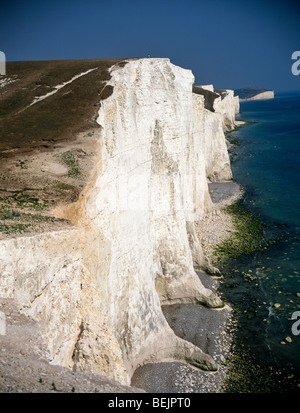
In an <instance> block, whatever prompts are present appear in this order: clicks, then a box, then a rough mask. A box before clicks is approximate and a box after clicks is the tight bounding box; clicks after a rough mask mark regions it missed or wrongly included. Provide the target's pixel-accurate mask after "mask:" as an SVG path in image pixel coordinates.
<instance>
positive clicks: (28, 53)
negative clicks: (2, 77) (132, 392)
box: [0, 0, 300, 92]
mask: <svg viewBox="0 0 300 413" xmlns="http://www.w3.org/2000/svg"><path fill="white" fill-rule="evenodd" d="M0 18H1V24H0V50H1V51H3V52H4V53H5V55H6V60H7V61H22V60H56V59H84V58H119V57H122V58H129V57H147V56H149V55H150V56H151V57H167V58H169V59H170V61H171V63H173V64H175V65H178V66H181V67H183V68H186V69H190V70H192V72H193V74H194V76H195V84H211V83H212V84H214V86H215V88H217V89H218V88H223V89H237V88H242V87H247V86H256V87H261V88H266V89H274V90H275V92H281V91H289V90H300V75H299V76H295V75H293V74H292V71H291V67H292V64H293V63H294V61H293V60H292V58H291V56H292V53H293V52H294V51H298V50H300V1H299V0H298V1H295V0H251V1H250V0H206V1H204V0H159V1H158V0H148V1H145V0H114V1H111V0H105V1H103V0H98V1H96V0H80V1H78V0H72V1H63V0H60V1H57V0H52V1H48V0H42V1H40V0H39V1H35V0H24V1H14V0H11V1H8V2H2V4H1V8H0ZM7 74H8V75H9V73H7Z"/></svg>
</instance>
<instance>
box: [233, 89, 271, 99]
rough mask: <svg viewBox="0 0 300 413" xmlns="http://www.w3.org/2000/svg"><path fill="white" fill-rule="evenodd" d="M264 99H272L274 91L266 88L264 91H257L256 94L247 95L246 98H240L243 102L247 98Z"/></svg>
mask: <svg viewBox="0 0 300 413" xmlns="http://www.w3.org/2000/svg"><path fill="white" fill-rule="evenodd" d="M265 99H274V91H273V90H268V91H266V92H262V93H258V94H257V95H255V96H252V97H249V98H247V99H240V102H244V101H247V100H265Z"/></svg>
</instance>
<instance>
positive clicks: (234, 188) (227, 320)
mask: <svg viewBox="0 0 300 413" xmlns="http://www.w3.org/2000/svg"><path fill="white" fill-rule="evenodd" d="M209 189H210V193H211V197H212V200H213V206H214V207H213V209H212V211H210V212H209V213H207V214H206V215H205V216H204V217H203V219H202V220H201V221H199V222H198V223H196V224H197V225H196V231H197V235H198V236H199V240H200V242H201V245H202V247H203V252H204V254H205V255H206V256H207V257H208V258H210V257H211V254H212V251H213V249H214V247H215V246H216V245H217V244H219V243H220V242H222V241H224V240H225V239H226V238H228V237H230V235H231V233H232V231H234V226H233V221H232V219H231V217H230V215H229V214H228V213H226V212H224V211H222V208H223V207H224V206H225V205H229V204H232V203H234V202H235V201H237V200H238V199H240V198H241V197H242V195H243V189H242V187H241V185H240V184H238V183H236V182H233V181H228V182H220V183H211V184H209ZM196 273H197V275H198V276H199V278H200V280H201V282H202V283H203V285H204V286H205V287H206V288H210V289H211V290H212V291H214V292H215V293H217V294H218V289H219V286H220V276H218V275H209V274H207V273H204V272H202V271H198V270H196ZM162 310H163V313H164V315H165V318H166V320H167V322H168V323H169V325H170V327H171V328H172V329H173V331H174V332H175V334H176V335H177V336H179V337H181V338H184V339H186V340H188V341H190V342H192V343H193V344H195V345H196V346H198V347H199V348H201V350H203V351H204V352H207V353H208V354H210V355H211V356H212V357H213V358H214V360H215V361H216V362H217V363H218V366H219V367H218V370H217V371H216V372H206V371H203V370H200V369H197V368H195V367H193V366H191V365H189V364H186V363H183V362H181V361H171V362H170V361H166V362H160V363H155V364H145V365H143V366H141V367H139V368H138V369H137V370H136V371H135V373H134V375H133V377H132V381H131V385H132V386H134V387H137V388H141V389H143V390H144V391H146V392H149V393H222V392H223V391H224V389H223V385H224V383H225V381H226V379H228V374H227V367H226V363H225V362H226V360H227V359H228V358H229V357H231V356H232V353H231V346H232V343H233V340H234V336H235V329H236V324H235V320H234V311H233V308H232V307H231V306H229V305H228V304H225V306H224V307H223V308H221V309H212V308H207V307H205V306H202V305H196V304H174V305H169V306H162Z"/></svg>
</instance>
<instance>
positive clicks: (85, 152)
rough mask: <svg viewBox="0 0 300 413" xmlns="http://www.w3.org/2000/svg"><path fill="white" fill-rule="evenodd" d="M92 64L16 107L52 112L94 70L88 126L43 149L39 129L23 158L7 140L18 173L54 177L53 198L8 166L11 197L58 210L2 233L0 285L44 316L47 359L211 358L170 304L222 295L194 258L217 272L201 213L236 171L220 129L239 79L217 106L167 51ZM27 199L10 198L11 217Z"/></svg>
mask: <svg viewBox="0 0 300 413" xmlns="http://www.w3.org/2000/svg"><path fill="white" fill-rule="evenodd" d="M97 64H99V62H98V63H97V62H90V63H89V65H88V66H89V67H87V68H85V70H80V72H78V71H77V74H76V72H75V73H72V74H71V73H70V74H69V81H68V82H66V80H65V81H64V82H61V83H59V85H53V86H52V88H51V90H50V93H49V92H47V93H44V94H42V93H41V94H40V95H39V96H38V97H35V98H34V100H32V99H31V100H28V104H27V106H26V107H23V108H16V110H15V115H16V116H17V117H16V119H18V116H23V117H24V116H25V117H26V121H27V122H29V121H30V114H32V113H33V112H31V111H32V110H35V107H37V106H38V105H40V106H39V110H40V113H43V109H44V116H45V118H44V123H43V125H44V124H45V121H47V105H50V107H52V108H53V105H58V104H61V102H63V101H64V99H70V96H71V97H72V94H74V92H75V89H74V88H75V87H78V85H80V83H77V82H83V81H85V82H88V84H89V86H91V79H92V78H93V82H92V89H93V90H94V89H95V88H97V89H98V93H97V96H98V105H97V106H96V107H97V113H95V112H94V109H93V111H92V112H90V119H93V121H91V122H90V124H89V125H88V127H89V128H88V129H87V128H85V130H84V131H82V130H79V131H76V133H75V131H73V132H72V131H70V130H69V129H68V133H69V134H70V135H71V136H72V139H70V140H68V141H66V140H63V139H60V140H55V138H54V141H53V142H52V143H51V144H50V145H49V146H50V148H49V147H48V148H45V149H46V152H45V153H44V152H43V151H41V150H40V147H39V145H38V142H37V141H36V140H33V142H32V145H33V146H34V148H35V151H34V152H30V151H29V150H28V151H27V152H26V162H25V160H22V159H21V160H20V159H19V160H18V161H17V163H16V159H17V157H18V158H19V157H20V153H21V152H20V147H18V146H17V145H16V146H17V147H12V148H11V147H10V148H8V149H5V148H3V147H2V156H7V159H8V160H9V162H10V163H8V164H7V166H6V169H5V171H6V175H5V177H8V176H9V174H10V173H11V172H12V170H15V169H16V168H17V169H18V172H21V174H20V175H18V176H20V177H22V179H25V178H24V176H25V177H27V178H28V179H30V177H31V179H32V180H33V177H35V179H36V177H37V176H40V177H42V176H43V179H44V180H45V181H44V182H45V183H47V185H48V186H47V185H46V184H45V185H44V186H43V189H41V191H43V192H42V193H43V194H44V195H45V197H46V195H47V196H48V198H45V200H47V201H48V202H47V203H45V204H43V205H41V204H42V202H41V201H40V200H39V198H35V197H34V196H33V195H34V194H36V193H37V188H34V187H33V188H32V187H24V185H25V183H24V185H23V186H22V185H21V184H19V185H20V188H18V189H16V188H13V189H12V182H13V180H12V179H10V180H9V178H7V179H6V178H5V177H4V175H2V181H3V185H4V188H3V190H4V191H5V194H6V195H7V194H10V195H7V198H9V197H11V199H12V202H14V204H13V205H14V206H18V205H19V204H18V199H19V200H21V201H23V202H24V203H25V204H26V202H27V204H26V205H27V206H28V205H29V207H31V208H33V207H34V206H38V207H39V206H40V207H42V206H44V207H45V211H46V212H47V214H46V212H44V213H43V214H41V215H40V216H42V217H47V218H49V217H51V218H52V221H51V220H46V222H47V224H48V225H49V227H46V228H47V230H46V231H45V227H44V230H43V228H40V227H39V230H38V231H37V232H36V233H35V231H31V232H29V233H26V232H24V233H23V234H16V233H11V232H9V230H8V232H6V233H5V234H4V235H3V237H2V240H0V271H1V276H0V297H1V298H2V299H11V300H14V302H15V303H16V306H17V308H18V311H20V312H21V313H22V314H24V315H25V316H27V317H30V318H32V319H33V320H34V321H35V322H37V323H38V325H39V329H40V332H41V334H42V336H43V339H44V341H45V345H46V347H47V349H48V357H49V361H50V362H51V363H52V364H55V365H60V366H64V367H67V368H70V369H72V370H73V371H74V372H93V373H98V374H102V375H104V376H109V377H110V378H112V379H115V380H118V381H119V382H121V383H124V384H130V380H131V377H132V375H133V373H134V371H135V369H136V368H137V367H138V366H141V365H143V364H145V363H147V362H157V361H161V360H164V361H168V360H181V361H184V362H186V363H190V364H192V365H193V366H196V367H198V368H200V369H204V370H209V371H216V370H217V369H218V365H217V363H216V362H215V361H214V359H213V358H212V356H211V355H210V354H207V353H206V352H204V351H203V350H202V349H200V348H199V347H197V346H195V345H194V344H192V343H191V342H189V341H186V340H184V339H182V338H179V337H178V336H177V335H176V334H175V333H174V331H173V330H172V329H171V328H170V326H169V324H168V323H167V321H166V318H165V316H164V314H163V312H162V305H163V306H166V305H170V304H176V303H194V304H199V305H204V306H207V307H209V308H222V307H223V305H224V304H223V303H222V301H221V300H220V298H219V297H218V296H217V295H216V294H215V292H213V291H212V290H210V289H209V288H206V287H205V286H204V285H203V284H202V282H201V280H200V278H199V277H198V275H197V274H196V272H195V267H196V266H197V267H198V268H201V270H203V271H207V272H210V273H216V272H218V270H217V269H216V268H214V267H213V266H212V265H211V263H210V262H209V260H208V259H207V258H206V257H205V255H204V253H203V250H202V247H201V243H200V240H199V239H198V237H197V234H196V229H195V223H199V222H200V225H201V220H202V219H203V217H204V215H205V214H206V213H207V212H208V211H212V210H213V208H214V205H213V203H212V200H211V197H210V193H209V188H208V184H209V183H210V182H222V181H224V180H229V179H231V178H232V174H231V169H230V160H229V155H228V152H227V147H226V139H225V135H224V131H226V130H228V129H229V128H231V127H232V125H234V114H235V113H236V111H237V105H236V99H234V96H233V91H228V90H224V91H219V92H218V93H217V94H218V101H217V102H216V104H215V105H214V108H213V109H214V111H212V110H211V108H210V109H207V108H206V107H205V106H206V103H207V102H206V98H205V96H204V95H201V94H199V93H193V83H194V76H193V74H192V72H191V71H190V70H186V69H182V68H180V67H178V66H175V65H173V64H172V63H171V62H170V61H169V59H162V58H157V59H155V58H153V59H152V58H147V59H132V60H131V59H128V60H124V61H122V62H111V65H110V66H109V65H108V66H109V67H108V68H106V69H105V71H102V72H101V71H99V66H97ZM99 73H100V75H101V76H100V75H99ZM104 74H105V76H104ZM97 76H98V80H97ZM99 76H100V77H99ZM105 77H106V79H105ZM79 79H80V80H79ZM84 79H85V80H84ZM87 79H89V81H88V80H87ZM97 81H98V82H99V83H97ZM76 85H77V86H76ZM9 86H11V84H7V86H6V87H7V88H9ZM54 86H55V87H54ZM58 86H60V87H58ZM23 87H26V86H23ZM78 90H79V92H78V93H83V92H82V91H83V89H82V86H81V88H80V86H79V89H78ZM6 93H7V95H6V96H10V95H9V94H10V93H12V92H10V89H7V92H6ZM87 104H88V102H87V101H86V104H85V105H83V106H82V108H81V110H82V111H83V112H84V111H87V110H88V107H86V105H87ZM44 105H45V106H44ZM94 105H96V104H95V103H94ZM76 107H77V106H76ZM69 110H70V113H72V110H73V108H72V106H71V107H70V108H69ZM74 110H75V108H74ZM91 113H92V114H93V116H94V117H93V118H92V117H91ZM10 116H11V115H10ZM3 122H4V124H6V125H8V124H10V123H11V122H12V118H11V117H9V116H6V117H5V119H4V121H3ZM36 122H37V121H36ZM69 126H71V125H69ZM32 127H33V128H34V127H35V128H38V127H39V124H38V123H35V126H34V125H32ZM33 130H34V129H33ZM11 133H13V132H11ZM28 139H29V138H28ZM45 139H46V138H45ZM47 139H48V140H49V141H50V142H51V139H50V137H47ZM52 139H53V138H52ZM47 142H48V141H47ZM2 146H3V145H2ZM29 146H30V144H28V146H27V149H28V147H29ZM17 165H18V166H17ZM13 168H14V169H13ZM78 171H80V172H81V173H77V172H78ZM23 172H24V175H23ZM34 173H35V175H33V174H34ZM15 176H16V175H15ZM27 178H26V179H27ZM47 179H48V180H47ZM49 179H50V181H49ZM57 181H59V182H60V183H57ZM14 182H15V181H14ZM24 182H25V181H24ZM26 182H28V181H26ZM31 182H32V181H31ZM34 182H35V183H36V182H37V181H36V180H35V181H34ZM53 185H56V186H53ZM45 188H46V189H45ZM49 188H51V190H52V192H51V191H50V189H49ZM54 189H55V190H54ZM58 189H59V190H58ZM16 191H19V192H17V193H16ZM34 191H35V192H34ZM57 193H59V194H60V196H59V197H55V194H57ZM49 194H51V195H49ZM66 194H68V196H66ZM18 195H20V197H19V198H18ZM26 195H27V196H26ZM49 196H51V197H52V198H53V203H52V204H51V202H50V200H49ZM43 199H44V198H43ZM2 200H3V199H2ZM3 202H4V201H3ZM19 206H20V205H19ZM7 208H8V207H7ZM18 213H19V214H21V212H20V211H19V210H18V209H16V210H14V211H12V210H8V209H7V219H8V221H9V220H10V219H11V220H12V219H15V220H16V219H17V217H18V215H17V214H18ZM19 217H20V215H19ZM9 222H10V221H9ZM43 222H44V221H43ZM4 229H5V228H4ZM25 229H26V228H25ZM4 232H5V231H4Z"/></svg>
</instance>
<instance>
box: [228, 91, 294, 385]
mask: <svg viewBox="0 0 300 413" xmlns="http://www.w3.org/2000/svg"><path fill="white" fill-rule="evenodd" d="M237 119H239V120H246V121H249V122H251V123H249V124H247V125H245V126H242V127H240V128H238V129H237V130H235V131H234V132H232V133H231V137H233V138H235V139H237V140H238V142H239V144H238V145H237V146H235V147H234V149H233V151H234V152H235V155H234V156H233V159H232V171H233V176H234V180H236V181H237V182H239V183H240V184H241V185H242V186H243V187H244V188H245V190H246V193H245V197H244V199H243V203H244V206H245V207H246V208H249V209H250V210H251V211H252V212H254V213H255V214H257V215H258V216H259V218H260V219H261V220H262V221H263V222H265V223H266V226H265V230H264V237H265V238H266V239H268V240H272V241H274V243H272V245H270V246H268V247H267V248H266V249H264V250H263V251H262V252H261V251H260V252H257V253H255V254H254V255H251V256H245V257H241V258H240V259H239V262H238V266H239V270H240V271H244V272H247V273H250V274H253V275H255V277H254V280H253V281H252V282H249V281H248V282H247V281H245V280H242V279H241V277H240V276H239V275H238V274H236V275H235V274H231V276H230V277H229V279H228V282H230V283H231V285H229V287H230V288H226V289H224V294H225V295H226V297H227V298H228V300H230V301H231V302H232V303H234V304H235V306H236V308H237V309H238V312H239V321H238V325H239V335H240V336H241V337H242V339H243V340H244V342H245V343H247V345H249V348H250V349H251V352H252V353H253V354H254V355H255V357H257V358H258V359H261V360H263V361H264V362H266V363H269V364H272V365H274V366H275V367H276V366H277V367H278V368H283V369H286V371H288V372H290V375H292V374H293V375H294V378H299V383H300V334H299V335H295V334H293V331H292V326H293V324H294V323H295V322H296V320H293V319H292V315H293V313H294V312H296V311H300V162H299V157H300V92H298V93H296V92H295V93H286V94H284V93H282V94H277V95H275V99H271V100H265V101H249V102H241V105H240V114H239V115H238V116H237ZM235 264H236V265H237V263H235ZM227 287H228V286H227ZM297 293H299V296H298V295H297ZM295 327H297V326H296V325H295ZM295 331H296V332H298V331H299V333H300V325H299V326H298V327H297V328H296V330H294V333H295ZM287 337H289V338H288V339H287ZM299 391H300V388H299Z"/></svg>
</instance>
